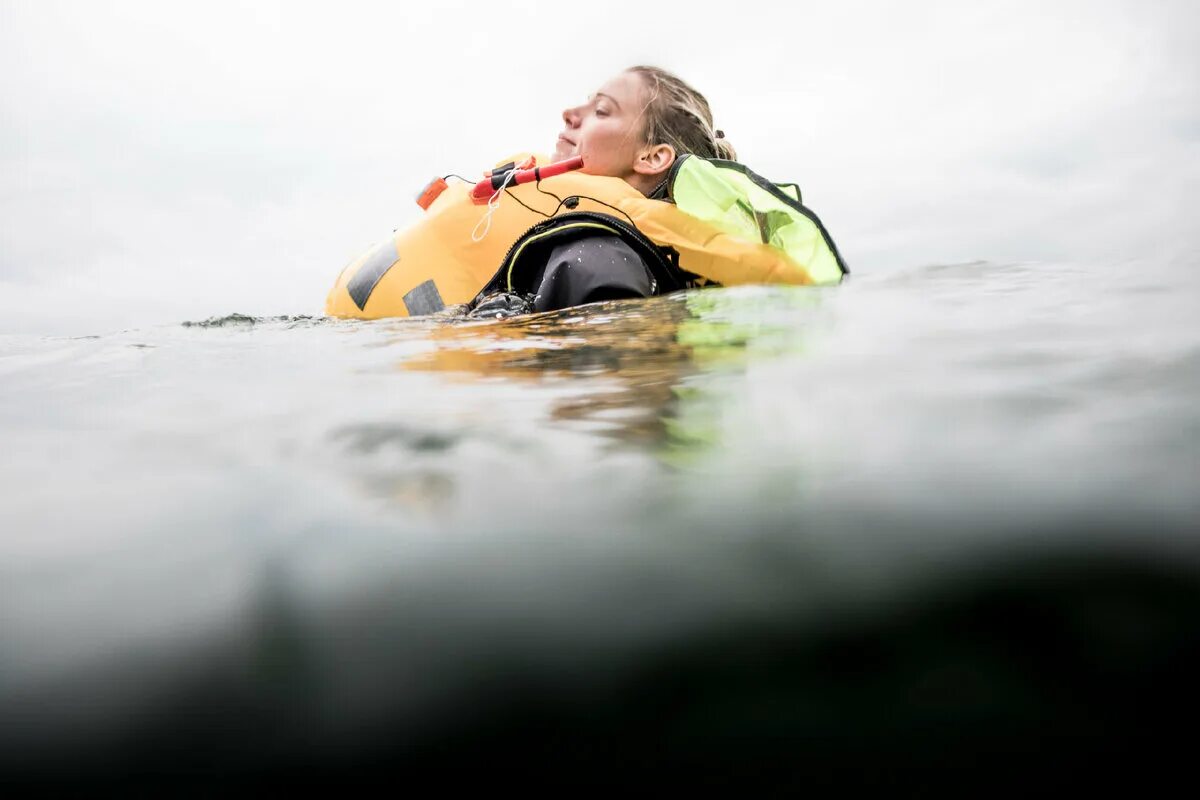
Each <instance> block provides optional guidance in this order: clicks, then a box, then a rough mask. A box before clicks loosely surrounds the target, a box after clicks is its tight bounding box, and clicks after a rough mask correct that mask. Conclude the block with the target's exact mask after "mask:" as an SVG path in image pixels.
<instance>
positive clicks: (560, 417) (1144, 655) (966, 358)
mask: <svg viewBox="0 0 1200 800" xmlns="http://www.w3.org/2000/svg"><path fill="white" fill-rule="evenodd" d="M1198 299H1200V279H1198V278H1197V277H1196V271H1195V270H1191V269H1185V268H1184V265H1183V264H1182V263H1176V264H1138V263H1121V264H1111V265H1070V264H1044V263H1038V264H997V263H987V262H977V263H966V264H949V265H939V266H928V267H919V268H912V269H908V270H901V271H896V272H892V273H888V274H879V275H868V276H861V277H860V276H854V277H853V278H852V280H850V281H849V282H847V283H846V284H845V285H844V286H841V287H838V288H834V289H819V290H814V289H806V288H766V287H747V288H740V289H718V290H706V291H696V292H691V293H687V294H681V295H675V296H671V297H665V298H658V299H653V300H649V301H634V302H623V303H609V304H599V305H595V306H588V307H583V308H578V309H569V310H566V311H563V312H556V313H552V314H545V315H538V316H533V317H526V318H518V319H510V320H498V321H461V320H444V319H438V320H435V319H414V320H384V321H377V322H358V321H336V320H329V319H323V318H310V317H292V318H272V319H264V318H258V319H255V318H249V317H242V316H240V315H227V316H218V317H214V318H213V319H211V320H207V321H197V322H191V323H186V324H181V325H175V326H165V327H158V328H146V329H139V330H128V331H122V332H117V333H103V334H98V335H95V336H88V337H80V338H74V339H61V338H37V337H27V336H16V337H4V338H0V431H2V433H3V442H4V453H5V457H4V458H3V459H2V460H0V485H3V486H4V498H5V500H4V503H3V506H2V507H0V531H2V533H0V717H2V718H4V719H7V720H9V724H6V725H5V726H4V730H3V731H2V732H0V746H2V748H0V762H2V763H4V764H7V765H9V766H10V767H11V768H12V769H14V770H16V771H17V772H18V773H19V774H23V775H28V774H39V772H38V771H39V770H50V769H53V768H54V767H53V766H47V765H58V764H64V763H67V764H76V765H90V766H88V767H87V769H92V770H93V772H88V771H87V770H86V769H84V768H83V767H80V769H83V772H81V773H79V774H82V775H85V776H86V775H101V776H105V775H106V776H109V777H112V776H113V775H129V774H136V775H143V776H145V775H155V774H159V773H161V775H165V776H168V778H167V779H169V777H170V776H171V775H176V774H179V771H180V770H182V771H184V772H187V771H189V770H190V772H189V773H188V774H192V775H197V774H199V775H203V776H207V777H208V778H211V779H214V780H216V779H221V776H224V777H228V776H229V775H246V774H250V775H257V774H259V773H263V772H267V773H270V772H271V771H272V770H280V771H282V770H289V769H295V768H296V767H297V765H298V764H304V765H306V768H313V769H318V768H319V769H320V770H324V771H323V772H321V774H322V775H326V774H334V775H336V774H338V770H339V769H342V768H346V769H349V767H348V766H347V765H351V764H359V762H360V761H364V760H365V761H366V762H368V763H369V764H370V765H373V766H374V767H377V768H378V767H380V765H384V764H386V765H389V766H388V767H387V768H388V769H390V768H393V767H395V765H396V764H402V763H411V764H417V765H422V764H430V763H435V762H437V759H436V758H434V759H433V760H432V761H430V758H432V757H429V752H435V753H440V754H441V756H440V757H444V758H445V759H446V760H447V761H449V762H456V761H458V760H460V759H461V758H464V757H466V756H465V754H470V757H471V758H478V757H479V753H480V752H488V753H491V754H492V757H493V758H495V759H502V758H503V759H509V758H511V757H513V752H514V751H519V750H520V749H521V748H522V747H526V746H535V745H536V746H537V747H550V746H551V744H552V743H554V742H561V741H562V740H563V737H564V736H566V737H567V738H569V737H570V736H581V737H582V740H581V741H584V742H586V743H587V745H586V746H587V747H594V746H596V745H597V743H599V742H607V743H609V744H611V742H612V741H613V740H614V738H613V737H614V736H616V735H617V733H618V732H619V738H621V740H622V741H624V742H625V745H624V746H625V748H626V749H625V750H624V751H621V752H623V753H624V755H626V756H628V755H629V753H630V752H634V753H646V752H650V751H651V750H653V751H655V752H658V751H659V750H660V749H662V748H664V747H665V752H666V756H667V757H669V758H673V759H675V761H678V762H679V763H681V764H688V765H694V764H693V761H691V760H689V759H701V760H705V759H711V758H712V757H713V755H714V754H725V755H727V756H728V757H729V759H730V761H729V764H730V765H735V766H736V765H738V764H744V763H752V764H758V765H759V766H762V767H764V768H765V769H767V770H768V771H769V770H771V769H775V770H781V769H783V766H782V765H784V764H787V765H789V766H788V768H789V769H790V768H793V767H795V761H794V758H795V753H796V750H795V749H793V748H792V747H791V746H790V745H789V746H786V747H785V746H783V745H782V744H781V742H785V741H795V740H796V737H800V738H801V739H804V740H805V741H808V742H809V746H808V747H807V748H806V749H805V752H809V753H811V754H813V758H814V759H816V760H814V761H813V764H817V763H818V761H819V759H827V758H834V759H844V760H845V761H847V762H849V761H850V760H851V759H850V756H849V755H848V754H850V753H852V752H858V751H859V750H860V749H861V748H863V747H869V748H874V750H873V752H874V753H875V755H876V757H877V759H878V757H880V753H885V754H886V753H890V754H892V758H893V759H894V764H895V765H907V766H906V767H905V768H908V767H911V766H912V765H913V764H917V765H922V764H923V765H925V766H927V767H929V768H930V769H932V768H933V767H932V766H930V765H932V764H934V763H935V761H934V759H935V755H934V753H935V752H945V749H946V748H947V747H949V748H951V749H953V748H954V747H956V746H965V745H961V741H962V738H961V736H960V732H962V731H964V730H965V731H968V732H970V731H975V732H976V733H977V732H979V731H982V730H985V729H986V730H997V729H1002V730H1005V731H1017V732H1018V733H1019V734H1020V735H1016V734H1014V735H1013V736H1011V737H1009V738H1001V739H999V740H996V739H994V738H993V739H989V740H988V741H989V742H991V745H992V746H993V750H994V751H995V752H999V753H1009V754H1011V753H1012V752H1021V753H1024V752H1025V751H1024V750H1023V749H1022V748H1024V747H1030V748H1032V747H1033V745H1031V744H1028V742H1025V743H1022V742H1023V737H1024V736H1025V735H1026V734H1027V733H1028V732H1029V731H1034V730H1037V731H1040V732H1041V733H1042V734H1044V735H1045V736H1048V737H1050V738H1051V739H1054V737H1058V738H1057V739H1054V741H1057V742H1059V744H1061V743H1062V742H1076V743H1077V742H1078V741H1080V738H1079V734H1080V732H1081V731H1089V732H1092V733H1094V734H1095V737H1096V738H1095V741H1096V742H1097V743H1098V744H1097V745H1096V747H1097V748H1099V749H1098V750H1096V751H1095V752H1107V748H1112V747H1116V746H1117V745H1118V744H1121V743H1123V742H1124V739H1123V737H1124V736H1125V735H1126V733H1127V732H1128V730H1129V728H1130V726H1131V725H1132V724H1133V720H1135V719H1137V718H1138V717H1137V714H1138V713H1141V712H1139V711H1137V710H1136V709H1144V706H1143V705H1141V704H1142V703H1143V701H1144V700H1145V699H1146V695H1145V692H1147V691H1150V692H1151V695H1153V692H1154V691H1161V692H1162V693H1164V694H1169V693H1170V692H1172V691H1174V690H1175V689H1176V688H1177V684H1176V683H1172V682H1171V680H1172V676H1176V675H1178V674H1180V673H1178V672H1173V671H1172V670H1178V669H1179V668H1180V665H1185V664H1187V665H1191V666H1193V667H1194V666H1197V665H1200V648H1198V647H1197V644H1196V642H1197V636H1196V626H1195V624H1194V621H1193V620H1194V619H1195V616H1194V612H1195V611H1196V610H1200V602H1197V598H1198V597H1200V593H1198V592H1197V587H1198V586H1200V582H1198V581H1197V577H1198V576H1200V560H1198V559H1200V548H1198V544H1200V541H1198V539H1197V530H1198V529H1200V526H1198V525H1197V523H1198V521H1200V491H1198V490H1200V404H1197V402H1196V398H1197V397H1198V396H1200V326H1197V325H1196V324H1195V323H1194V321H1193V320H1194V314H1195V309H1196V307H1197V300H1198ZM830 648H832V649H830ZM831 653H832V655H831ZM1171 665H1174V666H1171ZM1122 670H1124V672H1123V671H1122ZM1147 683H1149V688H1148V686H1147ZM1155 686H1157V687H1158V688H1157V689H1155V688H1154V687H1155ZM1098 707H1099V708H1101V709H1103V710H1102V711H1097V710H1096V709H1097V708H1098ZM1088 709H1090V710H1088ZM530 720H536V721H537V722H536V724H534V723H532V722H530ZM547 720H550V721H549V722H548V721H547ZM883 720H887V721H886V722H885V721H883ZM14 721H16V722H15V724H14ZM997 726H999V727H997ZM631 730H637V731H641V732H642V733H641V736H642V738H638V737H637V736H633V737H630V736H629V731H631ZM732 730H737V731H739V732H740V733H739V735H738V737H733V738H730V737H731V736H732V734H731V733H730V731H732ZM496 731H504V732H505V733H504V734H503V735H500V734H497V733H496ZM914 731H921V732H922V733H921V735H920V736H915V735H914ZM514 732H516V733H514ZM564 732H565V733H564ZM522 736H523V737H524V738H521V737H522ZM589 737H590V738H589ZM781 737H782V738H781ZM789 737H790V738H789ZM806 737H807V738H806ZM968 740H969V737H968ZM814 741H815V742H820V743H821V744H819V745H818V746H816V747H815V749H814V748H813V746H812V742H814ZM1088 741H1091V740H1088ZM446 742H450V743H451V744H450V745H447V744H445V743H446ZM664 742H665V743H675V744H674V745H671V744H664ZM680 742H686V744H680ZM697 742H699V743H700V744H697ZM739 742H740V743H741V744H740V745H739V744H737V743H739ZM518 743H521V744H518ZM530 743H535V744H530ZM547 743H551V744H547ZM743 745H744V748H745V749H740V748H741V747H742V746H743ZM426 747H428V748H433V749H432V750H428V751H427V750H426V749H422V748H426ZM397 748H399V749H397ZM439 748H440V749H439ZM456 748H457V749H456ZM672 748H673V749H672ZM939 748H941V749H940V750H939ZM568 752H569V753H573V754H574V755H573V757H574V758H575V759H576V760H580V759H582V761H580V763H586V759H584V758H583V757H582V756H580V752H582V750H580V749H574V750H572V749H570V748H568ZM1088 752H1089V754H1091V755H1095V753H1094V752H1092V751H1088ZM397 753H400V754H401V755H402V756H403V758H402V757H401V756H398V755H397ZM748 753H749V754H751V756H749V762H747V761H746V758H747V754H748ZM197 754H203V756H200V755H197ZM447 754H448V755H447ZM1026 755H1028V754H1026ZM559 756H561V754H559ZM404 758H408V759H409V761H404V760H403V759H404ZM356 759H357V760H356ZM397 759H399V760H397ZM717 760H718V761H719V760H720V759H719V758H718V759H717ZM437 763H440V762H437ZM506 763H507V762H506ZM565 763H575V761H572V760H571V758H567V761H566V762H565ZM705 763H708V762H707V761H706V762H705ZM838 763H840V762H838ZM877 763H892V762H888V761H887V759H886V758H884V759H883V762H878V760H877ZM313 765H317V766H316V767H314V766H313ZM414 768H415V767H414ZM812 768H813V769H817V767H816V766H813V767H812ZM897 768H899V767H897ZM730 769H733V771H734V772H736V769H734V767H733V766H731V767H730ZM214 776H217V777H216V778H214Z"/></svg>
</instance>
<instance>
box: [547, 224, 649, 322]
mask: <svg viewBox="0 0 1200 800" xmlns="http://www.w3.org/2000/svg"><path fill="white" fill-rule="evenodd" d="M532 285H533V286H536V287H537V289H536V291H535V292H534V294H535V297H534V301H533V308H534V310H535V311H553V310H556V309H559V308H569V307H570V306H578V305H583V304H584V303H596V302H599V301H601V300H619V299H622V298H627V297H650V296H651V295H653V294H654V293H655V291H656V290H657V282H656V281H655V280H654V277H653V275H651V273H650V269H649V267H647V266H646V263H645V262H644V261H643V260H642V258H641V256H639V255H638V254H637V253H635V252H634V250H633V248H631V247H630V246H629V245H628V244H626V243H625V242H624V241H622V240H621V239H620V238H619V237H617V236H611V235H610V236H585V237H583V238H580V239H574V240H572V241H569V242H564V243H563V244H560V245H558V246H557V247H555V248H553V249H552V250H551V251H550V256H549V258H547V260H546V266H545V267H544V268H543V269H542V271H541V274H540V275H535V276H534V280H533V281H532Z"/></svg>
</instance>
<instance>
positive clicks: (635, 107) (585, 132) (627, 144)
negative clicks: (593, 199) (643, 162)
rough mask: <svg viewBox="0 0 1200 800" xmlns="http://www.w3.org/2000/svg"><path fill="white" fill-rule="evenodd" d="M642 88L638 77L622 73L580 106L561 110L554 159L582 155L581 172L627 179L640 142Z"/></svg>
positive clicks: (643, 144)
mask: <svg viewBox="0 0 1200 800" xmlns="http://www.w3.org/2000/svg"><path fill="white" fill-rule="evenodd" d="M645 104H646V102H645V88H644V82H643V81H642V78H641V76H640V75H638V74H637V73H635V72H622V73H621V74H620V75H617V76H616V77H615V78H613V79H612V80H610V81H608V83H606V84H604V85H603V86H601V87H600V89H599V90H598V91H597V92H596V93H595V94H594V95H592V96H591V98H589V99H588V102H586V103H584V104H583V105H579V106H575V107H574V108H568V109H565V110H564V111H563V115H562V118H563V122H564V123H565V124H564V127H563V131H562V133H560V134H559V136H558V142H557V143H556V147H555V149H554V160H555V161H562V160H564V159H567V158H571V157H572V156H583V171H584V172H587V173H590V174H592V175H610V176H612V177H614V178H626V179H629V178H630V177H631V176H632V175H633V173H634V169H633V165H634V162H635V160H636V159H637V156H638V153H639V152H640V151H641V149H642V148H643V147H644V146H645V143H644V142H642V141H641V135H640V134H641V124H642V122H643V117H642V111H643V108H644V106H645Z"/></svg>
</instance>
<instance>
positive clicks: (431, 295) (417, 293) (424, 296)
mask: <svg viewBox="0 0 1200 800" xmlns="http://www.w3.org/2000/svg"><path fill="white" fill-rule="evenodd" d="M404 307H405V308H407V309H408V315H409V316H410V317H419V316H421V315H422V314H432V313H434V312H435V311H441V310H442V309H443V308H445V307H446V303H445V302H443V300H442V295H441V293H440V292H438V288H437V284H435V283H434V282H433V281H425V282H424V283H422V284H421V285H420V286H418V287H416V288H415V289H413V290H412V291H411V292H409V293H408V294H406V295H404Z"/></svg>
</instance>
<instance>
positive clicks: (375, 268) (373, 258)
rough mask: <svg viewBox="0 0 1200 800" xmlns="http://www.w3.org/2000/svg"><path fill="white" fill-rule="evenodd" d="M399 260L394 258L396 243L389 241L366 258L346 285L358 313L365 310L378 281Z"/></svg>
mask: <svg viewBox="0 0 1200 800" xmlns="http://www.w3.org/2000/svg"><path fill="white" fill-rule="evenodd" d="M399 260H400V259H399V258H398V257H397V256H396V243H395V242H394V241H393V240H391V239H389V240H388V241H386V242H384V243H383V244H381V245H379V247H377V248H375V252H373V253H371V255H369V256H367V260H366V261H364V262H363V265H362V266H361V267H359V268H358V272H356V273H354V277H353V278H351V279H350V282H349V283H347V284H346V291H347V292H349V293H350V299H351V300H353V301H354V305H356V306H358V310H359V311H362V310H363V309H365V308H366V305H367V300H369V299H370V297H371V292H373V291H375V284H377V283H379V279H380V278H382V277H383V276H384V274H385V273H386V272H387V271H388V270H389V269H391V268H392V266H393V265H394V264H395V263H396V262H398V261H399Z"/></svg>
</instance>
